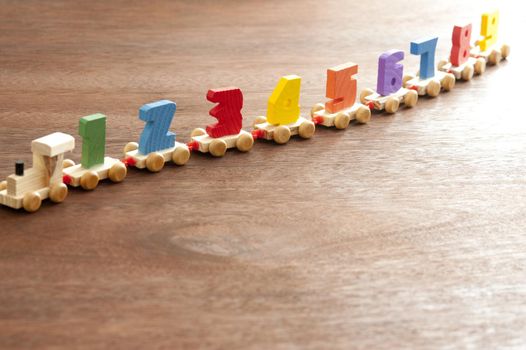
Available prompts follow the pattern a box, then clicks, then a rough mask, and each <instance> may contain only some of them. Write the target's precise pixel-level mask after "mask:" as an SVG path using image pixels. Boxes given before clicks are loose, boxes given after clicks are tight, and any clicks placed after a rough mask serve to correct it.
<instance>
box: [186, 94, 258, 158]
mask: <svg viewBox="0 0 526 350" xmlns="http://www.w3.org/2000/svg"><path fill="white" fill-rule="evenodd" d="M206 98H207V100H208V101H210V102H213V103H217V105H216V106H215V107H214V108H212V109H211V110H210V112H209V114H210V115H211V116H212V117H214V118H216V119H217V123H216V124H213V125H209V126H207V127H206V130H205V129H202V128H197V129H194V130H193V131H192V141H190V142H189V143H188V147H189V148H190V150H198V151H200V152H203V153H208V152H210V154H211V155H213V156H214V157H222V156H224V155H225V153H226V150H227V149H229V148H233V147H236V148H237V149H238V150H240V151H241V152H248V151H250V150H251V149H252V146H253V144H254V138H253V136H252V134H251V133H249V132H246V131H244V130H242V129H241V126H242V124H243V116H242V114H241V109H242V108H243V93H242V92H241V90H240V89H239V88H235V87H231V88H222V89H213V90H208V93H207V95H206Z"/></svg>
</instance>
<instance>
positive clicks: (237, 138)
mask: <svg viewBox="0 0 526 350" xmlns="http://www.w3.org/2000/svg"><path fill="white" fill-rule="evenodd" d="M191 137H192V141H190V142H189V143H188V148H189V149H190V151H194V150H195V151H199V152H203V153H210V154H211V155H213V156H214V157H222V156H224V155H225V153H226V150H227V149H229V148H234V147H235V148H237V149H238V150H239V151H241V152H248V151H250V150H251V149H252V146H254V137H253V136H252V134H251V133H249V132H247V131H245V130H241V131H240V132H239V134H235V135H227V136H222V137H217V138H214V137H211V136H210V135H208V134H207V132H206V130H205V129H203V128H196V129H194V130H193V131H192V134H191Z"/></svg>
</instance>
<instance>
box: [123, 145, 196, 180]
mask: <svg viewBox="0 0 526 350" xmlns="http://www.w3.org/2000/svg"><path fill="white" fill-rule="evenodd" d="M188 159H190V150H189V149H188V146H187V145H185V144H184V143H180V142H177V141H176V142H175V145H174V146H173V147H170V148H166V149H163V150H160V151H157V152H152V153H149V154H140V153H139V144H138V143H137V142H128V143H127V144H126V146H124V161H123V163H124V164H125V165H127V166H135V167H136V168H139V169H144V168H147V169H148V170H149V171H151V172H154V173H156V172H159V171H161V170H162V169H163V167H164V163H166V162H169V161H170V160H171V161H172V162H174V163H175V164H177V165H185V164H186V162H188Z"/></svg>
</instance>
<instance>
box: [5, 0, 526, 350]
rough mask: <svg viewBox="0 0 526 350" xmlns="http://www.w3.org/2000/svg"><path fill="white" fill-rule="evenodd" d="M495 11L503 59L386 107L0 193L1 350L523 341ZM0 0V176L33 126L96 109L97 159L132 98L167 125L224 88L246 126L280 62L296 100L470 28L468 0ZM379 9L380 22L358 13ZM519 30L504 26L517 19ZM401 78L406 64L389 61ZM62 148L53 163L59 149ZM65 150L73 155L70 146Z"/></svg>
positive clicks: (515, 153)
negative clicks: (5, 197) (24, 201)
mask: <svg viewBox="0 0 526 350" xmlns="http://www.w3.org/2000/svg"><path fill="white" fill-rule="evenodd" d="M499 3H500V6H501V7H500V28H501V29H500V33H499V38H501V39H504V38H506V39H507V42H509V43H511V44H512V52H511V55H510V57H509V60H508V61H505V62H502V63H501V65H500V66H499V67H488V69H487V71H486V73H484V74H483V75H482V76H479V77H475V78H474V79H472V80H471V81H469V82H464V83H462V82H458V83H457V86H456V87H455V89H454V90H453V91H451V92H449V93H442V94H440V96H439V97H437V98H435V99H429V98H422V99H420V100H419V101H418V105H417V106H416V107H415V108H413V109H407V110H405V109H403V108H402V109H401V110H400V111H399V112H398V113H397V114H395V115H389V116H388V115H386V114H376V113H375V114H374V115H373V118H372V120H371V122H370V123H369V124H367V125H359V126H351V127H349V128H348V129H347V130H345V131H339V130H335V129H326V128H318V129H317V130H316V134H315V136H314V137H313V138H312V139H310V140H301V139H299V138H293V139H292V140H291V141H290V142H289V143H288V144H287V145H285V146H279V145H276V144H275V143H273V142H263V141H257V142H256V144H255V145H254V148H253V150H252V151H251V152H248V153H241V152H236V151H233V152H227V154H226V155H225V157H223V158H219V159H215V158H212V157H211V156H209V155H204V154H199V153H194V154H193V155H192V157H191V159H190V161H189V162H188V164H187V165H185V166H184V167H177V166H175V165H173V164H172V163H167V164H166V166H165V168H164V169H163V171H162V172H160V173H157V174H152V173H150V172H148V171H140V170H137V169H134V168H130V169H129V173H128V176H127V178H126V179H125V181H124V182H123V183H121V184H112V183H109V182H101V183H100V185H99V187H98V188H97V189H96V190H95V191H92V192H86V191H83V190H82V189H71V190H70V193H69V195H68V197H67V198H66V200H65V201H64V203H62V204H58V205H55V204H51V203H50V202H49V201H46V202H44V203H43V204H42V208H41V209H40V210H39V211H38V212H37V213H35V214H31V215H28V214H26V213H23V212H21V211H20V212H17V211H14V210H10V209H4V208H1V209H0V222H1V225H0V281H1V282H0V283H1V288H0V347H1V348H4V349H25V348H67V349H72V348H84V349H94V348H125V349H145V348H221V349H234V348H248V349H269V348H272V349H285V348H303V349H316V348H331V349H350V348H362V349H382V348H385V349H393V348H497V347H509V348H513V347H515V348H520V347H524V346H525V345H526V335H525V334H526V333H525V332H524V330H525V329H526V229H525V227H526V178H525V174H526V172H525V169H526V156H525V150H526V137H525V136H526V120H525V118H524V112H523V111H524V107H523V106H522V105H520V104H518V103H516V102H514V101H523V100H524V98H523V96H522V93H520V87H521V86H522V79H523V78H524V75H522V74H521V73H522V72H523V71H524V68H523V64H522V62H521V60H522V58H523V57H526V56H525V55H524V54H525V52H524V49H523V48H522V47H520V45H522V43H523V38H522V35H523V33H524V32H525V28H524V25H523V23H524V21H523V19H522V13H523V12H522V11H521V9H520V6H521V5H520V2H516V3H517V5H515V4H513V3H512V2H509V3H508V2H499ZM386 6H387V5H386V3H385V2H380V1H371V2H358V1H356V2H350V1H349V2H346V1H340V0H334V1H328V2H325V1H314V0H309V1H304V2H301V3H300V2H296V1H289V0H279V1H274V0H270V1H252V0H249V1H243V2H237V1H221V2H219V1H211V0H207V1H199V2H191V1H185V2H183V1H181V2H162V1H150V2H146V1H145V2H141V1H122V2H102V1H100V2H92V1H89V2H86V1H76V2H67V3H66V2H64V3H62V2H45V3H44V2H36V1H25V2H18V1H1V3H0V8H1V11H0V106H1V107H0V121H1V128H0V159H1V162H0V174H1V177H2V178H5V176H7V175H9V174H11V173H13V172H14V162H15V160H17V159H22V160H24V161H26V164H30V163H29V161H30V160H31V152H30V142H31V140H33V139H36V138H37V137H40V136H43V135H46V134H49V133H51V132H53V131H62V132H66V133H69V134H72V135H75V138H76V141H77V144H79V145H80V137H79V136H78V135H77V123H78V119H79V118H80V117H82V116H85V115H89V114H93V113H99V112H100V113H104V114H105V115H107V118H108V119H107V147H106V154H107V155H108V156H112V157H120V156H121V152H122V147H123V146H124V145H125V144H126V143H127V142H129V141H133V140H138V137H139V134H140V132H141V130H142V127H143V122H141V121H140V120H139V119H138V118H137V110H138V108H139V107H140V106H142V105H143V104H145V103H147V102H151V101H156V100H159V99H165V98H166V99H171V100H174V101H177V113H176V117H175V118H174V123H173V124H172V129H171V130H174V131H176V132H177V138H178V141H188V140H189V138H190V137H189V135H190V131H191V130H192V129H193V128H195V127H199V126H202V125H206V124H207V123H209V122H210V117H209V116H208V109H209V108H210V104H209V103H208V102H207V101H206V99H205V98H204V96H205V93H206V91H207V90H208V89H210V88H213V87H217V86H232V85H234V86H238V87H240V88H241V89H242V91H243V93H244V97H245V99H244V109H243V115H244V116H245V119H244V124H245V125H244V127H245V128H247V129H248V128H249V126H250V122H251V121H252V120H253V118H254V117H255V116H256V115H262V114H264V113H265V110H266V104H267V100H268V97H269V95H270V93H271V92H272V90H273V89H274V86H275V84H276V81H277V80H278V79H279V77H281V76H283V75H287V74H298V75H300V76H302V95H301V105H302V115H304V116H305V115H308V113H309V110H310V107H311V106H312V105H314V104H315V103H318V102H322V101H323V100H324V99H323V97H324V96H325V74H326V69H327V68H328V67H332V66H334V65H337V64H340V63H344V62H347V61H349V60H351V61H353V62H357V63H358V64H359V65H360V72H359V74H358V75H357V76H356V78H357V79H358V90H359V91H361V90H362V89H363V88H366V87H374V86H375V82H376V78H377V77H376V72H377V60H378V55H379V54H380V53H382V52H384V51H385V50H388V49H391V48H399V49H403V50H405V51H406V53H407V51H408V49H409V42H410V41H411V40H414V39H418V38H419V37H423V36H426V35H439V36H440V39H439V43H438V52H439V57H437V59H439V58H440V57H447V55H448V54H449V51H450V43H451V27H452V26H453V25H454V24H456V23H466V22H468V21H473V28H474V30H475V31H478V29H479V28H480V27H479V24H480V13H481V12H482V11H483V10H485V9H484V8H483V6H482V5H481V3H480V2H478V1H464V2H457V1H440V2H431V1H426V2H420V3H419V4H418V6H416V5H415V6H414V7H412V6H411V5H410V3H408V2H405V1H402V0H393V1H391V2H389V5H388V7H389V8H388V9H386ZM373 17H374V18H373ZM512 29H515V31H512ZM403 64H404V65H405V67H407V69H408V72H414V71H416V70H417V67H418V58H417V57H411V55H407V54H406V59H405V60H404V61H403ZM68 157H69V156H68ZM71 158H72V159H74V160H75V161H76V162H78V161H79V160H80V148H79V147H77V149H76V150H75V151H74V153H73V154H72V155H71Z"/></svg>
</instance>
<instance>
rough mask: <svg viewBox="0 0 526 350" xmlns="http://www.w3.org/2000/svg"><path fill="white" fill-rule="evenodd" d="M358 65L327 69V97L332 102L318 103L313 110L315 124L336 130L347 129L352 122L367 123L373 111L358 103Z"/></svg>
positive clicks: (343, 65)
mask: <svg viewBox="0 0 526 350" xmlns="http://www.w3.org/2000/svg"><path fill="white" fill-rule="evenodd" d="M357 73H358V65H357V64H355V63H352V62H348V63H345V64H341V65H339V66H336V67H332V68H329V69H327V86H326V92H325V95H326V97H327V98H329V99H330V100H329V101H327V102H325V103H317V104H315V105H314V106H313V107H312V108H311V118H312V120H313V121H314V123H315V124H320V125H323V126H326V127H332V126H334V127H336V129H346V128H347V126H349V123H350V122H351V120H356V121H357V122H358V123H362V124H363V123H367V122H369V120H370V119H371V111H370V110H369V108H367V107H366V106H364V105H362V104H361V103H355V101H356V79H354V75H356V74H357Z"/></svg>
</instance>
